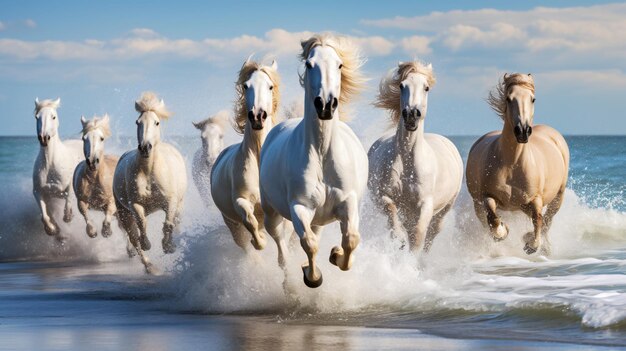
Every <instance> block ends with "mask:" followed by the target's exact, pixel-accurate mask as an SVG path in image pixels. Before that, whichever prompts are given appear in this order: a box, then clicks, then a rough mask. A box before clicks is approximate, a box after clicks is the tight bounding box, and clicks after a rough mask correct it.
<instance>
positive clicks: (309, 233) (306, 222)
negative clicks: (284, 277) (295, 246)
mask: <svg viewBox="0 0 626 351" xmlns="http://www.w3.org/2000/svg"><path fill="white" fill-rule="evenodd" d="M313 215H314V210H312V209H310V208H307V207H305V206H304V205H300V204H295V205H292V206H291V221H292V222H293V227H294V229H295V230H296V233H297V234H298V236H299V237H300V245H302V249H303V250H304V252H306V255H307V258H308V263H305V264H303V265H302V273H303V274H304V284H306V286H308V287H309V288H317V287H319V286H320V285H322V281H323V279H322V272H321V271H320V269H319V267H317V266H316V265H315V259H316V257H315V256H316V255H317V251H318V250H319V237H318V236H317V234H316V233H315V232H314V231H313V230H312V229H311V222H312V221H313Z"/></svg>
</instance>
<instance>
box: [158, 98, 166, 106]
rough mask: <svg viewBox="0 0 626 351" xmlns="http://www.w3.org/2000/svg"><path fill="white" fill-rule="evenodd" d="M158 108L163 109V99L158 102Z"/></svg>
mask: <svg viewBox="0 0 626 351" xmlns="http://www.w3.org/2000/svg"><path fill="white" fill-rule="evenodd" d="M159 107H161V108H163V107H165V101H163V99H161V100H160V101H159Z"/></svg>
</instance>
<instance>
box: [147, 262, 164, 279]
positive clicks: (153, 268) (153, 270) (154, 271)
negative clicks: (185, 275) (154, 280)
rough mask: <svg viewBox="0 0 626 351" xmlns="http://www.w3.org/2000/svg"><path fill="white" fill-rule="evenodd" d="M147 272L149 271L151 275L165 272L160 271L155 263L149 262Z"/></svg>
mask: <svg viewBox="0 0 626 351" xmlns="http://www.w3.org/2000/svg"><path fill="white" fill-rule="evenodd" d="M146 273H147V274H150V275H154V276H159V275H161V274H163V273H161V271H160V270H159V269H158V268H156V266H155V265H153V264H152V263H148V264H147V265H146Z"/></svg>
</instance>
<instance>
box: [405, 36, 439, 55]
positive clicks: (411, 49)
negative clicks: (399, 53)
mask: <svg viewBox="0 0 626 351" xmlns="http://www.w3.org/2000/svg"><path fill="white" fill-rule="evenodd" d="M430 42H431V39H430V38H428V37H425V36H420V35H414V36H410V37H407V38H404V39H402V40H401V41H400V46H402V49H403V50H404V51H405V52H406V53H407V54H409V55H428V54H430V53H432V51H433V50H432V49H431V47H430Z"/></svg>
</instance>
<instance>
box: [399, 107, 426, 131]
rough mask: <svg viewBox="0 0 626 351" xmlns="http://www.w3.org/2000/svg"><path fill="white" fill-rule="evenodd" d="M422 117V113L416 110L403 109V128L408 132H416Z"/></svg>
mask: <svg viewBox="0 0 626 351" xmlns="http://www.w3.org/2000/svg"><path fill="white" fill-rule="evenodd" d="M421 117H422V112H421V111H420V110H419V109H417V108H412V109H410V110H409V109H408V108H405V109H404V110H402V119H403V120H404V128H406V130H408V131H409V132H414V131H416V130H417V127H418V124H417V122H419V120H420V118H421Z"/></svg>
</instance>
